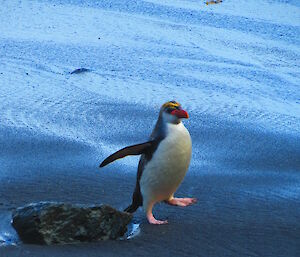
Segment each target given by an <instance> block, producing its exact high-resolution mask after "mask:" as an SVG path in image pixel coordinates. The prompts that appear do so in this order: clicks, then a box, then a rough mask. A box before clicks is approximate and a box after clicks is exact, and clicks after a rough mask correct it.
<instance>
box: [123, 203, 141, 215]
mask: <svg viewBox="0 0 300 257" xmlns="http://www.w3.org/2000/svg"><path fill="white" fill-rule="evenodd" d="M138 208H139V205H137V204H133V203H132V204H130V205H129V206H128V207H127V208H126V209H124V211H125V212H129V213H134V212H135V211H136V210H137V209H138Z"/></svg>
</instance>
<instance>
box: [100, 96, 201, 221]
mask: <svg viewBox="0 0 300 257" xmlns="http://www.w3.org/2000/svg"><path fill="white" fill-rule="evenodd" d="M183 118H188V114H187V112H186V111H184V110H183V109H182V108H181V106H180V104H179V103H177V102H175V101H170V102H167V103H165V104H164V105H163V106H162V107H161V109H160V113H159V118H158V120H157V122H156V125H155V128H154V130H153V132H152V134H151V136H150V139H149V141H147V142H145V143H142V144H138V145H133V146H129V147H125V148H123V149H121V150H119V151H117V152H116V153H114V154H112V155H110V156H109V157H107V158H106V159H105V160H104V161H103V162H102V163H101V164H100V167H104V166H105V165H107V164H109V163H110V162H112V161H114V160H117V159H119V158H123V157H125V156H128V155H140V154H141V158H140V161H139V165H138V172H137V179H136V186H135V191H134V193H133V197H132V203H131V205H129V206H128V207H127V208H126V209H125V210H124V211H127V212H134V211H136V210H137V208H139V207H140V206H143V208H144V210H145V212H146V214H147V219H148V221H149V222H150V223H152V224H164V223H167V221H159V220H156V219H155V218H154V217H153V214H152V208H153V206H154V204H155V203H157V202H161V201H165V202H166V203H169V204H171V205H178V206H187V205H190V204H193V203H194V202H195V201H196V199H195V198H174V193H175V191H176V190H177V188H178V187H179V185H180V184H181V182H182V180H183V178H184V176H185V174H186V172H187V170H188V167H189V163H190V159H191V152H192V141H191V137H190V134H189V132H188V130H187V129H186V128H185V126H184V125H183V123H182V122H181V119H183Z"/></svg>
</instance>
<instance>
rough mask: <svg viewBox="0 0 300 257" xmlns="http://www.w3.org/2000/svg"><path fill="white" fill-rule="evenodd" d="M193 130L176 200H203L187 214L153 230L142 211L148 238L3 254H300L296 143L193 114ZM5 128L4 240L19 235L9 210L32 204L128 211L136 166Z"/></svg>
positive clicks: (174, 210) (143, 234)
mask: <svg viewBox="0 0 300 257" xmlns="http://www.w3.org/2000/svg"><path fill="white" fill-rule="evenodd" d="M137 113H138V111H137ZM149 116H151V114H149ZM150 120H151V118H150V117H149V119H146V123H147V122H149V123H150V122H151V121H150ZM199 120H201V123H197V121H199ZM135 125H137V129H138V126H139V125H138V123H136V124H135ZM144 125H145V124H144ZM130 126H134V124H132V125H129V127H130ZM186 126H187V127H188V128H189V129H190V132H191V135H192V137H193V149H195V150H194V151H193V161H192V164H191V168H190V171H189V173H188V175H187V177H186V179H185V180H184V182H183V184H182V186H181V187H180V189H179V190H178V192H177V196H192V197H197V198H198V202H197V204H195V205H194V206H190V207H186V208H180V207H173V206H168V205H165V204H159V205H157V206H156V208H155V210H154V213H155V215H156V216H157V218H160V219H168V220H169V224H168V225H164V226H153V225H149V224H147V221H146V219H145V217H144V215H143V212H142V211H141V210H139V211H138V212H137V213H136V215H135V217H134V221H135V222H136V223H139V224H140V229H141V231H140V233H139V235H137V236H136V237H134V238H133V239H130V240H125V241H114V242H113V241H108V242H99V243H92V244H80V245H65V246H36V245H23V244H19V243H18V244H17V246H5V247H0V255H1V256H99V255H103V256H120V255H122V256H132V255H133V254H135V255H144V256H276V257H278V256H295V257H296V256H298V255H299V253H300V248H299V245H300V223H299V219H300V187H299V184H300V172H299V171H300V162H299V158H298V156H300V144H299V142H300V140H299V137H298V138H297V137H295V136H291V135H289V136H287V135H284V134H274V133H269V134H268V133H266V132H261V131H260V129H258V128H255V127H253V126H252V125H251V124H249V126H248V127H246V126H241V125H240V124H237V123H233V122H230V121H225V120H223V121H221V120H218V121H217V120H216V119H213V118H212V117H209V116H204V115H202V116H198V115H197V114H196V113H191V120H190V121H188V122H187V124H186ZM8 131H9V130H8V129H7V130H6V134H5V135H4V134H3V133H1V145H2V149H1V150H2V151H4V152H5V155H4V156H6V159H4V160H3V159H2V164H4V167H6V169H5V172H4V173H2V176H1V188H0V203H1V205H0V208H1V209H0V210H1V215H2V216H3V219H2V220H1V223H0V231H1V232H2V234H3V232H4V231H8V232H10V233H12V230H11V228H10V227H9V215H10V212H11V210H12V209H13V208H15V207H17V206H21V205H24V204H26V203H28V202H35V201H45V200H54V201H63V202H71V203H88V204H94V203H107V204H110V205H112V206H114V207H116V208H118V209H123V208H125V207H126V206H127V205H128V204H129V202H130V197H131V192H132V190H133V186H134V180H135V174H134V173H135V167H134V165H126V160H123V161H121V162H120V163H115V164H112V165H110V166H108V167H107V168H105V169H101V170H100V169H98V168H97V164H98V163H99V162H100V160H102V158H103V157H104V156H101V153H98V152H97V151H95V150H94V149H92V148H90V147H87V146H84V145H80V144H76V143H74V142H72V143H69V142H66V141H64V140H58V139H55V138H51V137H50V138H48V140H45V139H44V140H43V141H40V142H39V141H38V140H33V139H34V135H31V134H30V133H27V134H26V136H25V135H24V132H22V133H21V132H19V134H20V136H19V137H18V136H17V135H16V133H15V131H13V130H11V131H10V132H8ZM17 134H18V133H17ZM3 135H4V136H3ZM221 139H222V140H221ZM136 140H137V141H138V140H139V136H137V137H136ZM124 141H125V142H126V141H128V140H126V139H124ZM130 141H131V140H130ZM13 143H15V147H16V148H15V150H16V149H18V150H17V151H16V152H15V155H14V156H13V155H12V154H9V153H10V151H12V150H11V149H10V146H11V147H12V146H13V145H14V144H13ZM127 143H128V144H129V143H131V142H129V141H128V142H127ZM3 145H4V146H5V147H3ZM31 157H32V158H31ZM131 161H132V160H131ZM132 162H133V163H134V162H135V160H133V161H132ZM5 164H6V166H5ZM2 167H3V166H2ZM11 235H13V233H12V234H11Z"/></svg>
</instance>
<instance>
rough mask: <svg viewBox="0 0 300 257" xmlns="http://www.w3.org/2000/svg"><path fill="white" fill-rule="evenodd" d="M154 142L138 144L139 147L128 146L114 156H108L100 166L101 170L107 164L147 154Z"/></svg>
mask: <svg viewBox="0 0 300 257" xmlns="http://www.w3.org/2000/svg"><path fill="white" fill-rule="evenodd" d="M153 142H154V141H148V142H145V143H142V144H137V145H132V146H127V147H125V148H123V149H121V150H119V151H117V152H115V153H113V154H112V155H110V156H108V157H107V158H106V159H105V160H104V161H103V162H102V163H101V164H100V166H99V167H100V168H102V167H104V166H106V165H107V164H109V163H111V162H113V161H115V160H118V159H121V158H124V157H126V156H128V155H140V154H143V153H145V152H146V151H147V150H148V149H149V148H150V147H151V146H152V144H153Z"/></svg>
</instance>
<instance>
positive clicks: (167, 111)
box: [160, 101, 189, 124]
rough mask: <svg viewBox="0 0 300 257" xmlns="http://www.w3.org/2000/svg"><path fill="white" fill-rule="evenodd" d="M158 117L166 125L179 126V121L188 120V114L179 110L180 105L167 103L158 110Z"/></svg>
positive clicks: (174, 102)
mask: <svg viewBox="0 0 300 257" xmlns="http://www.w3.org/2000/svg"><path fill="white" fill-rule="evenodd" d="M160 115H161V116H162V118H163V121H164V122H166V123H173V124H179V123H180V122H181V119H188V118H189V115H188V113H187V112H186V111H185V110H183V109H182V108H181V105H180V103H178V102H176V101H169V102H166V103H164V104H163V105H162V107H161V108H160Z"/></svg>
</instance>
